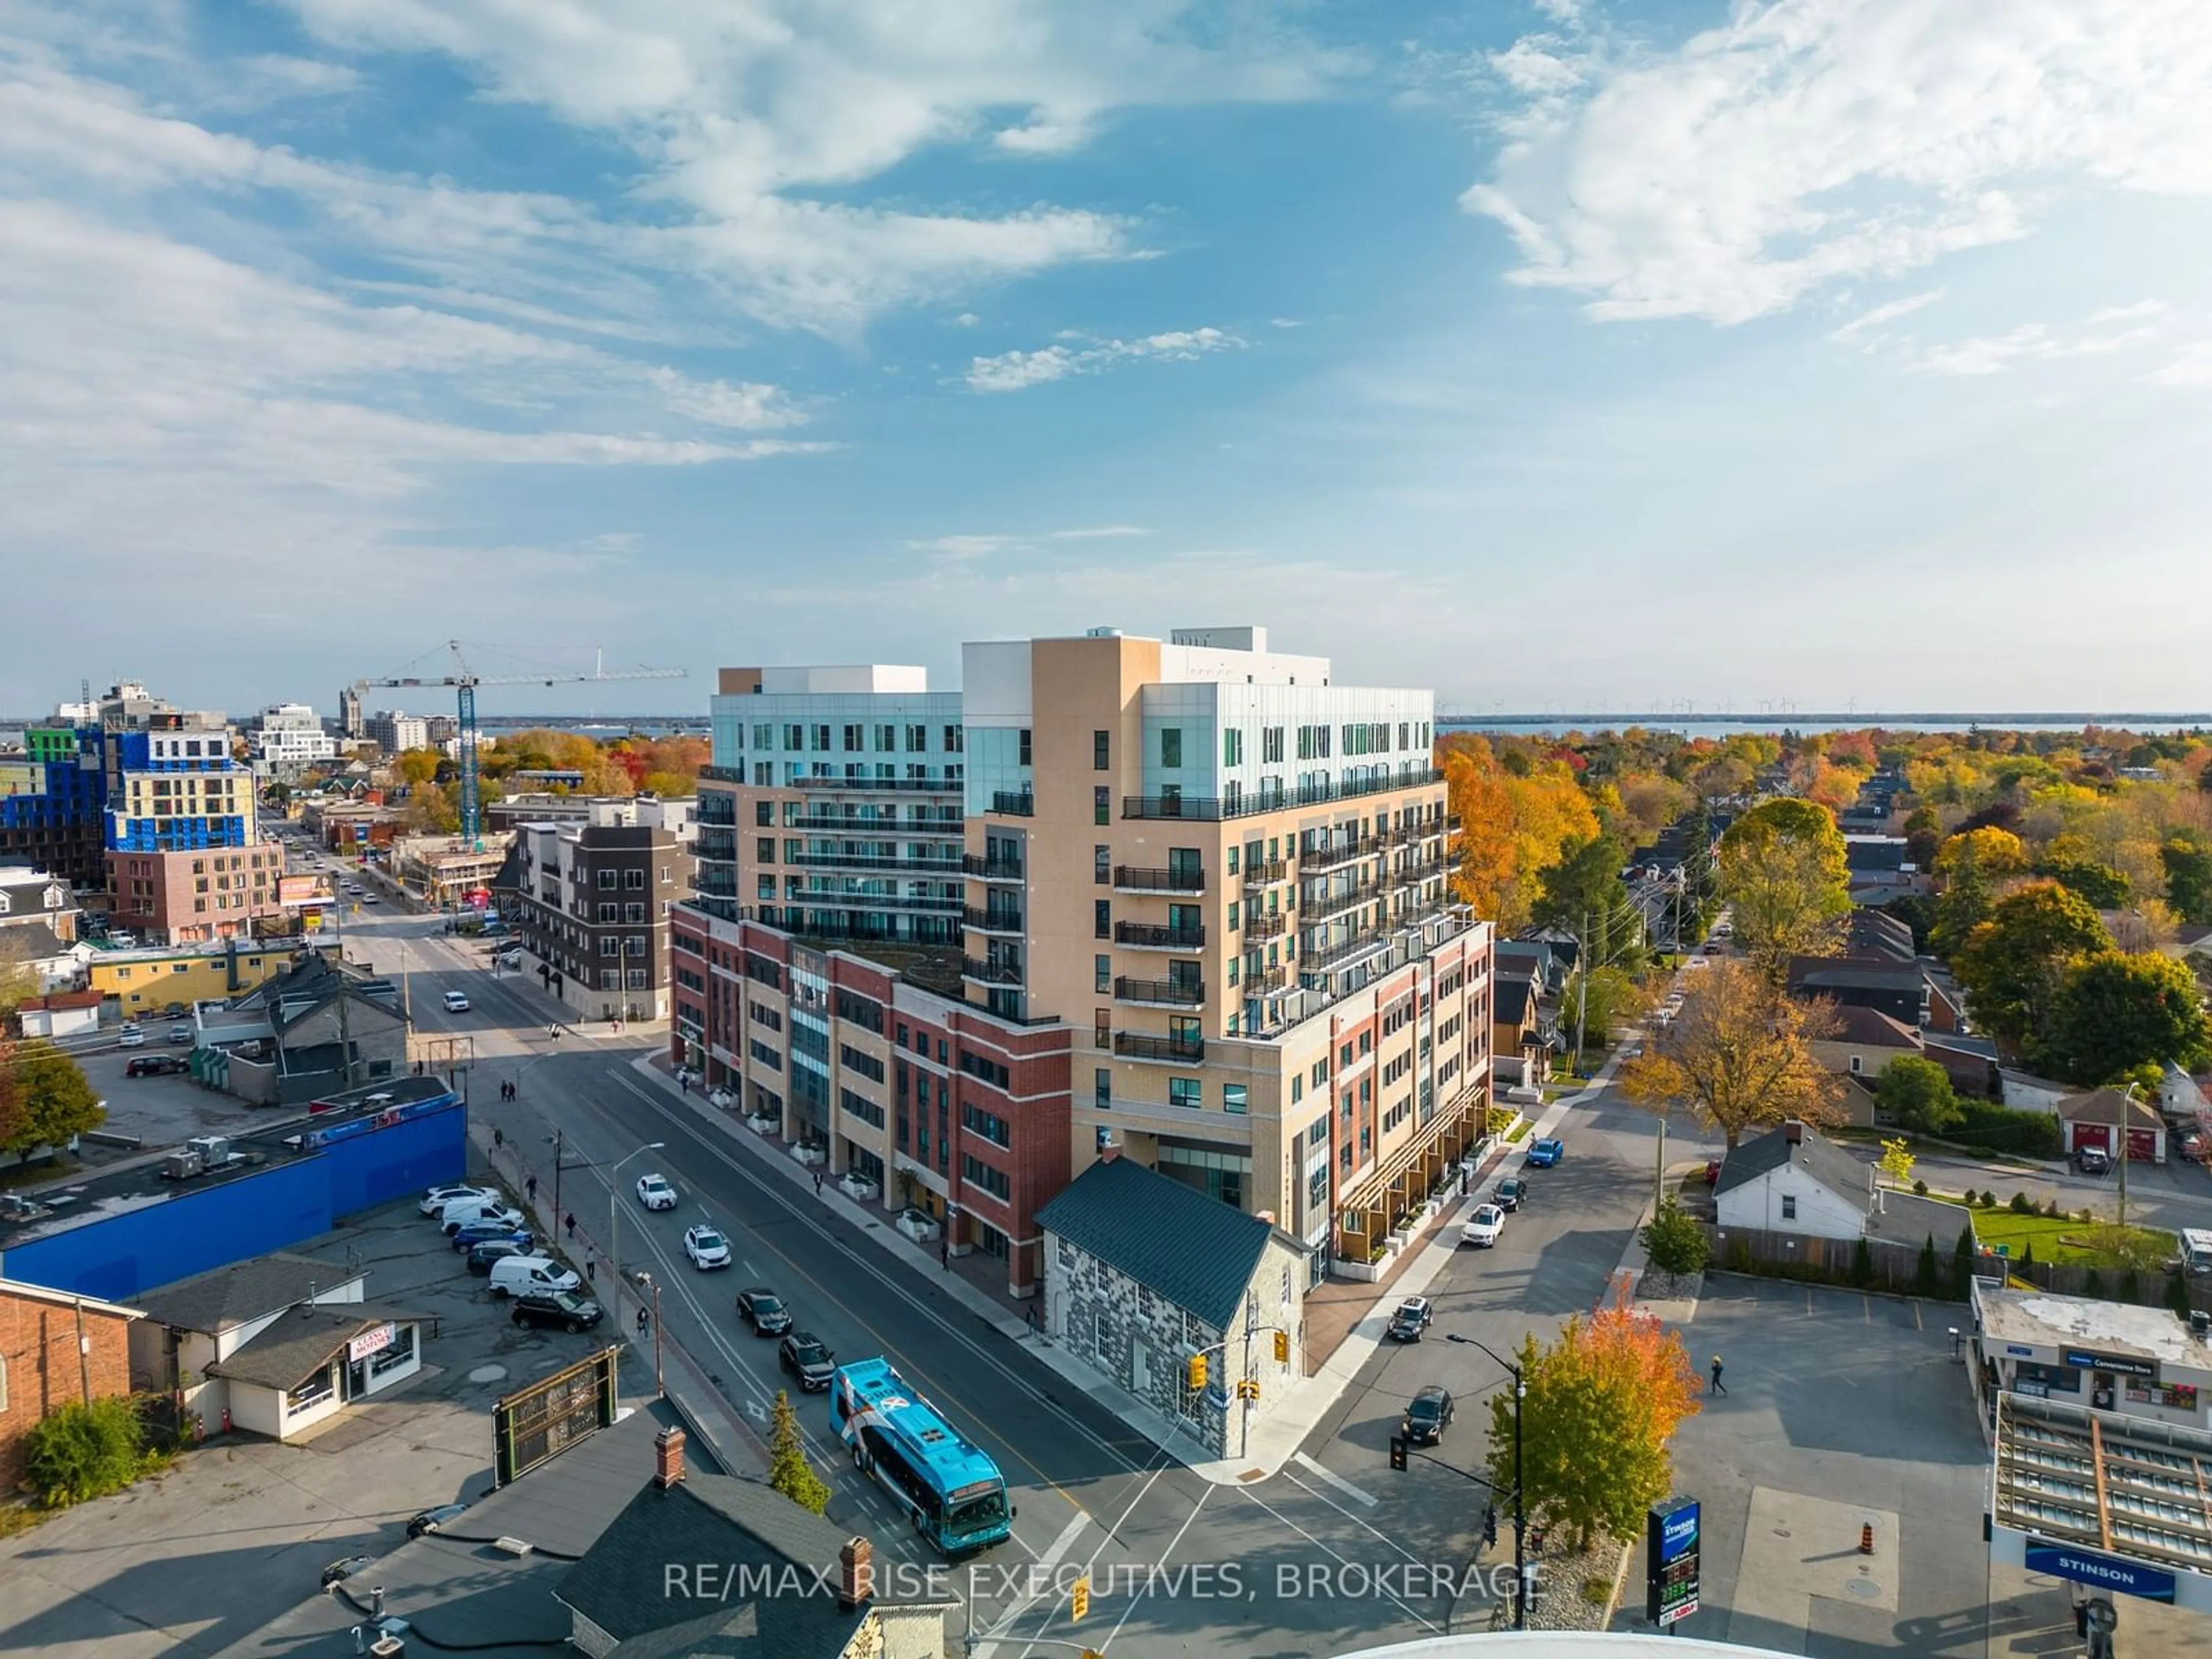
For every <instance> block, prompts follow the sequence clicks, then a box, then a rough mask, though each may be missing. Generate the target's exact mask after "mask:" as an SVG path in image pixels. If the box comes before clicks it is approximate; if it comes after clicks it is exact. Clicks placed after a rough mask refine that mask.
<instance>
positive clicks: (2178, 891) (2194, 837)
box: [2158, 767, 2212, 926]
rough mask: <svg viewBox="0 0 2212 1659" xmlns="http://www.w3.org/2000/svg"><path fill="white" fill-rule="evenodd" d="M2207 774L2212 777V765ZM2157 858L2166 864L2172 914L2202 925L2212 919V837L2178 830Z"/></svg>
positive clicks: (2195, 831) (2167, 895)
mask: <svg viewBox="0 0 2212 1659" xmlns="http://www.w3.org/2000/svg"><path fill="white" fill-rule="evenodd" d="M2204 775H2205V776H2206V777H2207V778H2212V767H2207V768H2206V769H2205V773H2204ZM2208 787H2212V786H2208ZM2158 861H2159V862H2160V864H2162V865H2164V866H2166V902H2167V903H2168V904H2170V905H2172V907H2173V913H2174V914H2175V915H2178V916H2179V917H2180V918H2181V919H2182V920H2183V921H2189V922H2195V923H2197V924H2198V925H2199V926H2202V925H2203V924H2204V923H2206V922H2212V837H2208V836H2205V835H2204V834H2203V832H2202V831H2201V830H2195V829H2177V830H2176V831H2174V833H2173V834H2172V835H2171V836H2167V837H2166V840H2165V842H2163V843H2162V844H2161V845H2160V848H2159V849H2158Z"/></svg>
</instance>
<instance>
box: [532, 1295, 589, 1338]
mask: <svg viewBox="0 0 2212 1659" xmlns="http://www.w3.org/2000/svg"><path fill="white" fill-rule="evenodd" d="M606 1312H607V1310H605V1308H602V1307H601V1306H599V1304H598V1303H597V1302H594V1301H593V1300H592V1298H591V1297H588V1296H581V1295H579V1294H578V1293H577V1292H576V1291H523V1292H522V1293H520V1295H518V1296H517V1297H515V1298H514V1312H513V1314H512V1315H510V1316H509V1317H511V1318H512V1319H513V1321H514V1322H515V1323H516V1324H518V1325H551V1326H554V1327H556V1328H559V1329H561V1330H564V1331H568V1332H569V1333H571V1334H574V1332H577V1331H588V1330H589V1329H591V1328H592V1326H594V1325H596V1324H598V1323H599V1321H601V1320H602V1319H604V1318H605V1317H606Z"/></svg>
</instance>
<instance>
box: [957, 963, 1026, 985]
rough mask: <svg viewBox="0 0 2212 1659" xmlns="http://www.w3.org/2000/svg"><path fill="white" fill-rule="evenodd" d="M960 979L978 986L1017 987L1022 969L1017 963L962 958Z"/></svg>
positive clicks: (1020, 981)
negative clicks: (972, 981) (971, 981)
mask: <svg viewBox="0 0 2212 1659" xmlns="http://www.w3.org/2000/svg"><path fill="white" fill-rule="evenodd" d="M960 977H961V978H963V979H972V980H974V981H975V982H976V983H977V984H978V985H1019V984H1021V983H1022V968H1021V964H1020V963H1018V962H986V961H983V960H982V959H981V958H980V957H962V958H961V961H960Z"/></svg>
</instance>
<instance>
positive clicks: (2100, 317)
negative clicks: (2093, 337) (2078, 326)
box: [2089, 300, 2172, 328]
mask: <svg viewBox="0 0 2212 1659" xmlns="http://www.w3.org/2000/svg"><path fill="white" fill-rule="evenodd" d="M2171 311H2172V307H2171V306H2169V305H2167V304H2166V301H2163V300H2138V301H2136V302H2135V304H2133V305H2131V306H2108V307H2106V309H2104V310H2102V311H2093V312H2091V313H2089V325H2090V327H2092V328H2094V327H2096V326H2097V325H2100V324H2101V323H2131V322H2136V321H2137V320H2148V319H2151V318H2154V317H2163V316H2166V314H2167V313H2169V312H2171Z"/></svg>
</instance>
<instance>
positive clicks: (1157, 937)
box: [1114, 921, 1206, 951]
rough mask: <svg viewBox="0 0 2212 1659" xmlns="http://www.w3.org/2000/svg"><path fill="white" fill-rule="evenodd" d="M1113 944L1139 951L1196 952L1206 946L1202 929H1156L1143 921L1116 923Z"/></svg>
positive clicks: (1204, 933)
mask: <svg viewBox="0 0 2212 1659" xmlns="http://www.w3.org/2000/svg"><path fill="white" fill-rule="evenodd" d="M1114 943H1115V944H1116V945H1133V946H1134V947H1135V948H1136V949H1138V950H1139V951H1196V950H1199V949H1200V948H1202V947H1203V946H1204V945H1205V944H1206V929H1205V928H1203V927H1154V926H1153V925H1152V923H1150V922H1145V921H1117V922H1115V924H1114Z"/></svg>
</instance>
